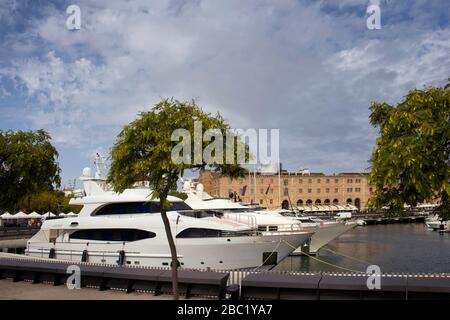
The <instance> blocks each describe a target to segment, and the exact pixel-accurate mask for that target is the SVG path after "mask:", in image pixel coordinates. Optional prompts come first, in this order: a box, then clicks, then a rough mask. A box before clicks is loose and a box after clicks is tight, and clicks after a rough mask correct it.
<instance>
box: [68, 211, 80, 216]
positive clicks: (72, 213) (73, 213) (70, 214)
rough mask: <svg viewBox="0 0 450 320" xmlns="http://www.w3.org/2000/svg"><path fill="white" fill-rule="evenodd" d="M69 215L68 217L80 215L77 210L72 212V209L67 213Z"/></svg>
mask: <svg viewBox="0 0 450 320" xmlns="http://www.w3.org/2000/svg"><path fill="white" fill-rule="evenodd" d="M67 216H68V217H78V215H77V214H76V213H75V212H72V211H70V212H69V213H68V214H67Z"/></svg>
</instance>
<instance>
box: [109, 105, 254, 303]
mask: <svg viewBox="0 0 450 320" xmlns="http://www.w3.org/2000/svg"><path fill="white" fill-rule="evenodd" d="M194 121H197V122H200V123H201V124H202V131H201V133H202V134H203V133H205V131H206V130H208V129H216V130H220V132H221V133H222V134H223V136H225V131H226V130H227V129H228V128H229V126H228V125H227V124H226V123H225V121H224V120H223V119H222V117H221V116H220V115H216V116H212V115H211V114H209V113H206V112H204V111H203V110H202V109H201V108H200V107H199V106H197V105H196V104H195V102H192V103H189V102H180V101H176V100H173V99H166V100H163V101H161V102H159V103H158V104H156V105H155V106H154V107H153V108H152V110H151V111H149V112H142V113H140V115H139V117H138V119H137V120H135V121H133V122H132V123H130V124H129V125H127V126H125V127H124V128H123V130H122V132H121V133H120V134H119V135H118V137H117V141H116V143H115V145H114V146H113V148H112V150H111V158H112V162H111V168H110V172H109V178H108V179H109V181H110V182H111V183H112V185H113V186H114V190H115V191H116V192H123V191H124V190H125V189H126V188H129V187H131V186H133V184H134V183H136V182H138V181H148V182H149V184H150V187H151V189H152V190H153V192H152V198H153V199H156V198H159V201H160V205H161V208H160V211H161V217H162V220H163V222H164V226H165V231H166V236H167V240H168V243H169V246H170V252H171V257H172V285H173V295H174V299H178V273H177V268H178V259H177V251H176V247H175V243H174V240H173V236H172V232H171V228H170V223H169V220H168V218H167V214H166V209H167V207H168V202H167V196H168V195H169V193H170V191H171V190H176V189H177V185H176V184H177V180H178V178H179V177H180V176H183V173H184V171H185V170H189V169H190V170H196V169H197V170H201V169H203V168H205V167H206V166H209V167H210V168H211V169H213V170H216V171H219V172H220V173H222V174H223V175H226V176H230V177H240V176H244V175H245V171H246V170H245V169H243V168H242V167H240V166H239V164H237V145H238V144H239V141H240V140H239V139H238V137H237V136H234V137H233V143H234V145H235V146H236V148H234V150H235V152H234V154H233V159H232V161H227V162H228V163H230V162H231V164H220V163H212V164H207V163H205V162H204V161H202V162H200V163H196V162H195V161H193V160H194V159H195V157H196V154H195V150H196V148H198V146H199V141H198V139H194V138H193V137H194V129H195V125H194ZM179 129H184V130H185V132H187V133H189V135H190V137H192V139H191V140H190V141H189V143H187V142H186V141H184V143H185V144H186V145H189V146H190V147H191V148H190V150H191V152H190V154H187V155H183V157H184V156H187V157H188V158H190V160H192V161H190V162H189V161H183V162H181V161H180V163H179V162H178V161H172V150H173V149H174V147H175V146H177V145H179V140H178V141H172V134H173V132H174V131H175V130H179ZM218 141H219V140H218ZM208 144H209V143H208V142H206V141H203V142H202V144H201V145H200V147H201V150H204V148H205V147H206V146H207V145H208ZM225 144H226V141H225V139H223V146H225ZM197 150H198V149H197ZM224 150H225V148H224ZM224 154H225V153H224ZM248 156H249V155H248V148H246V157H247V159H248ZM219 162H220V161H219ZM222 162H225V161H222Z"/></svg>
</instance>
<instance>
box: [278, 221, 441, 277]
mask: <svg viewBox="0 0 450 320" xmlns="http://www.w3.org/2000/svg"><path fill="white" fill-rule="evenodd" d="M333 251H334V252H336V253H339V254H336V253H334V252H333ZM345 256H348V257H345ZM349 257H353V258H356V259H358V260H361V261H355V260H352V259H351V258H349ZM317 258H318V259H320V260H323V261H325V262H327V263H330V264H333V265H337V266H340V267H343V268H346V269H351V270H358V271H365V270H366V268H367V265H368V264H376V265H378V266H380V268H381V271H382V272H416V273H417V272H427V273H428V272H450V234H448V233H447V234H439V233H438V232H433V231H429V230H427V228H426V227H425V225H424V224H419V223H412V224H389V225H375V226H366V227H358V228H355V229H353V230H351V231H349V232H347V233H346V234H344V235H342V236H340V237H339V238H338V239H336V240H334V241H332V242H331V243H329V244H328V245H327V246H326V247H324V248H323V249H321V250H320V251H319V254H318V255H317ZM362 261H364V262H362ZM274 270H295V271H345V270H343V269H339V268H337V267H333V266H330V265H327V264H324V263H322V262H320V261H316V260H314V259H311V258H309V257H305V256H295V257H287V258H286V259H284V260H283V261H282V262H281V263H280V264H279V265H278V266H276V267H275V268H274Z"/></svg>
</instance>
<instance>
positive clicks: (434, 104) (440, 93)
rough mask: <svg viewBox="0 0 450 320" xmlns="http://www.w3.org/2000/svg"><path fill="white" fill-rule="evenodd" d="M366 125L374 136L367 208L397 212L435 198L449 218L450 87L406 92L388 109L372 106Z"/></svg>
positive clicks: (444, 214) (385, 106) (383, 105)
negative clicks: (371, 188) (375, 130)
mask: <svg viewBox="0 0 450 320" xmlns="http://www.w3.org/2000/svg"><path fill="white" fill-rule="evenodd" d="M370 110H371V112H372V113H371V115H370V123H371V124H372V125H373V126H374V127H375V128H378V130H379V134H380V136H379V138H378V139H377V141H376V147H375V149H374V151H373V153H372V157H371V160H370V162H371V164H372V171H371V173H370V177H369V182H370V183H371V184H374V185H375V187H376V191H375V195H374V197H373V198H372V199H371V200H370V201H369V204H370V205H371V206H375V207H381V206H386V205H387V206H389V207H390V208H391V209H394V210H400V209H402V208H403V206H404V204H408V205H412V206H415V205H417V204H418V203H423V202H426V201H430V200H433V199H437V198H440V199H441V201H440V202H441V206H440V208H439V213H440V214H441V216H442V217H443V218H449V205H448V195H449V194H450V188H449V170H450V167H449V154H450V142H449V141H450V122H449V120H450V84H447V85H446V86H445V87H443V88H436V87H429V88H425V89H423V90H417V89H413V90H411V91H409V93H408V94H407V95H406V97H405V98H404V100H403V101H402V102H401V103H399V104H397V105H395V106H393V105H390V104H388V103H386V102H382V103H376V102H374V103H372V105H371V107H370Z"/></svg>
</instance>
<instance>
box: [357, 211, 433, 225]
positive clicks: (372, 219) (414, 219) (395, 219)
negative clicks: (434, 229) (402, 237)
mask: <svg viewBox="0 0 450 320" xmlns="http://www.w3.org/2000/svg"><path fill="white" fill-rule="evenodd" d="M426 217H427V215H404V216H387V215H385V214H383V213H368V214H353V215H352V218H353V219H358V220H364V221H365V222H366V223H367V225H375V224H391V223H424V222H425V219H426Z"/></svg>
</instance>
